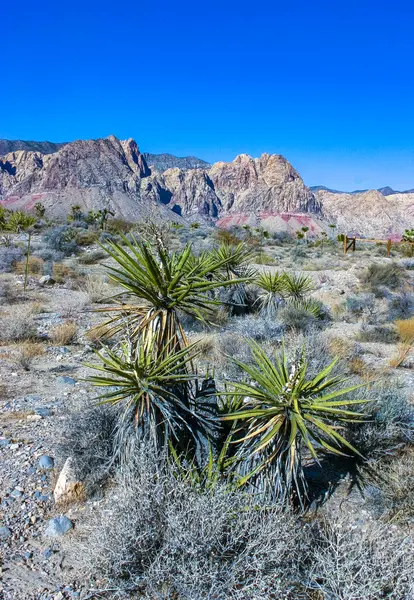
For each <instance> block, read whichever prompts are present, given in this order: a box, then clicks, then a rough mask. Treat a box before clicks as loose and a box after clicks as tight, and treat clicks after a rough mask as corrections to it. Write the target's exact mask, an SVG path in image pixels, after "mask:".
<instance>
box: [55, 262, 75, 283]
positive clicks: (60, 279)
mask: <svg viewBox="0 0 414 600" xmlns="http://www.w3.org/2000/svg"><path fill="white" fill-rule="evenodd" d="M76 276H77V274H76V272H75V271H74V270H73V269H71V268H70V267H69V266H68V265H64V264H62V263H55V264H54V265H53V267H52V277H53V279H54V280H55V281H56V282H57V283H64V282H65V281H67V280H68V279H71V278H73V277H75V278H76Z"/></svg>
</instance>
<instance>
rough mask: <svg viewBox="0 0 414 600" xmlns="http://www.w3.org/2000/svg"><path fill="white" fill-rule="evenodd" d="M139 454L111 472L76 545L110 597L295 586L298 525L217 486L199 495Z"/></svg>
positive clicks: (237, 594) (284, 592) (262, 591)
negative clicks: (99, 506) (110, 484)
mask: <svg viewBox="0 0 414 600" xmlns="http://www.w3.org/2000/svg"><path fill="white" fill-rule="evenodd" d="M154 464H156V463H155V461H154V459H153V458H152V457H151V454H149V453H148V451H147V452H146V453H144V452H143V451H140V452H139V453H137V455H136V458H135V461H134V462H133V464H130V466H129V468H128V469H126V470H124V471H123V472H121V473H119V474H118V477H117V484H116V487H115V488H114V489H113V490H111V493H110V494H109V495H108V498H107V501H106V503H105V506H104V507H103V510H102V511H100V513H99V514H96V516H94V517H92V518H93V520H92V522H90V523H89V527H88V529H89V531H90V535H89V536H88V537H87V538H86V539H85V540H84V544H83V546H82V548H81V552H82V554H83V553H85V555H84V556H85V564H88V565H90V566H91V569H92V573H93V574H94V575H95V576H96V577H99V578H100V579H102V578H103V579H104V580H105V581H106V582H107V584H108V585H109V586H110V587H111V588H112V589H114V590H115V591H117V592H119V593H120V592H121V591H123V592H124V593H128V594H133V593H134V592H135V593H139V595H140V596H141V597H143V598H148V599H149V598H159V599H160V600H161V599H164V600H167V599H169V598H179V599H180V600H195V599H198V598H205V599H206V600H213V599H214V598H220V599H223V600H224V599H229V600H231V599H233V600H241V599H244V598H254V599H255V600H265V599H266V600H268V599H269V598H272V597H274V598H287V597H288V596H289V594H290V591H291V590H292V589H293V588H294V587H295V586H296V585H297V583H298V568H299V565H300V563H299V561H297V556H298V551H299V548H300V544H301V543H303V542H302V541H301V538H300V527H299V525H298V523H297V522H296V520H295V519H294V517H293V516H292V515H290V514H289V513H288V512H282V511H281V510H280V509H279V508H278V507H277V506H274V507H272V508H269V507H266V508H265V507H262V506H260V505H258V504H256V503H255V502H254V500H252V499H249V498H247V497H246V496H245V495H243V494H241V493H240V492H239V493H236V492H233V493H229V492H228V491H227V490H226V489H225V488H224V487H222V486H220V485H219V486H217V487H216V488H215V489H214V490H213V491H210V492H203V491H202V490H197V489H194V487H191V486H190V485H189V484H188V483H185V482H183V481H182V480H181V479H180V478H178V477H177V475H176V474H175V473H174V471H173V469H172V468H169V467H166V468H165V469H164V470H162V471H158V472H156V471H155V469H154Z"/></svg>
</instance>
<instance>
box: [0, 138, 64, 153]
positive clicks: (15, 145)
mask: <svg viewBox="0 0 414 600" xmlns="http://www.w3.org/2000/svg"><path fill="white" fill-rule="evenodd" d="M64 145H65V144H64V143H63V144H59V143H54V142H24V141H22V140H0V156H2V155H3V154H8V153H9V152H16V151H17V150H26V151H27V152H40V153H41V154H53V152H57V151H58V150H59V148H61V147H62V146H64Z"/></svg>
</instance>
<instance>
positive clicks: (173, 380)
mask: <svg viewBox="0 0 414 600" xmlns="http://www.w3.org/2000/svg"><path fill="white" fill-rule="evenodd" d="M153 343H155V340H153ZM96 354H97V356H98V357H99V359H100V361H101V364H99V365H94V364H89V365H87V366H89V367H90V368H92V369H94V370H96V371H99V372H100V373H102V374H99V375H92V376H90V377H89V378H88V381H89V382H91V383H92V384H93V385H95V386H99V387H102V388H105V391H104V392H103V393H102V394H100V395H99V396H98V398H97V399H99V400H100V402H101V403H109V404H111V405H119V406H120V408H121V417H120V422H119V427H118V436H122V435H125V432H130V431H131V430H132V431H134V432H138V433H139V435H140V436H141V438H142V439H146V440H149V441H150V442H151V443H153V444H154V445H155V447H157V448H159V449H160V448H164V449H166V447H167V445H168V443H169V442H170V441H171V439H172V438H173V439H174V440H175V442H177V441H180V442H181V443H184V442H185V440H188V438H189V436H191V434H192V428H193V427H195V426H196V425H197V424H198V423H199V421H200V417H199V416H197V415H196V413H195V412H194V396H195V393H194V385H195V383H194V382H195V380H196V378H197V377H196V375H195V374H194V373H193V372H192V371H191V369H189V368H188V365H189V364H190V363H191V360H192V359H193V358H194V355H195V348H194V344H193V345H189V346H187V347H185V348H183V349H181V350H178V351H176V352H172V353H168V352H167V351H161V352H160V353H159V358H158V360H157V361H155V360H154V355H153V352H152V348H151V347H147V346H146V345H144V344H142V343H139V342H138V343H133V344H131V342H130V341H124V342H122V343H121V344H120V345H119V346H118V348H117V349H116V350H111V349H109V348H104V349H103V350H101V351H99V352H97V353H96ZM120 442H122V440H119V439H118V441H117V443H116V444H115V447H118V448H122V446H123V443H120Z"/></svg>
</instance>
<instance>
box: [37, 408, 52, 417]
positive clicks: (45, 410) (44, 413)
mask: <svg viewBox="0 0 414 600" xmlns="http://www.w3.org/2000/svg"><path fill="white" fill-rule="evenodd" d="M35 412H36V414H37V415H40V416H41V417H50V408H46V407H44V408H35Z"/></svg>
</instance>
